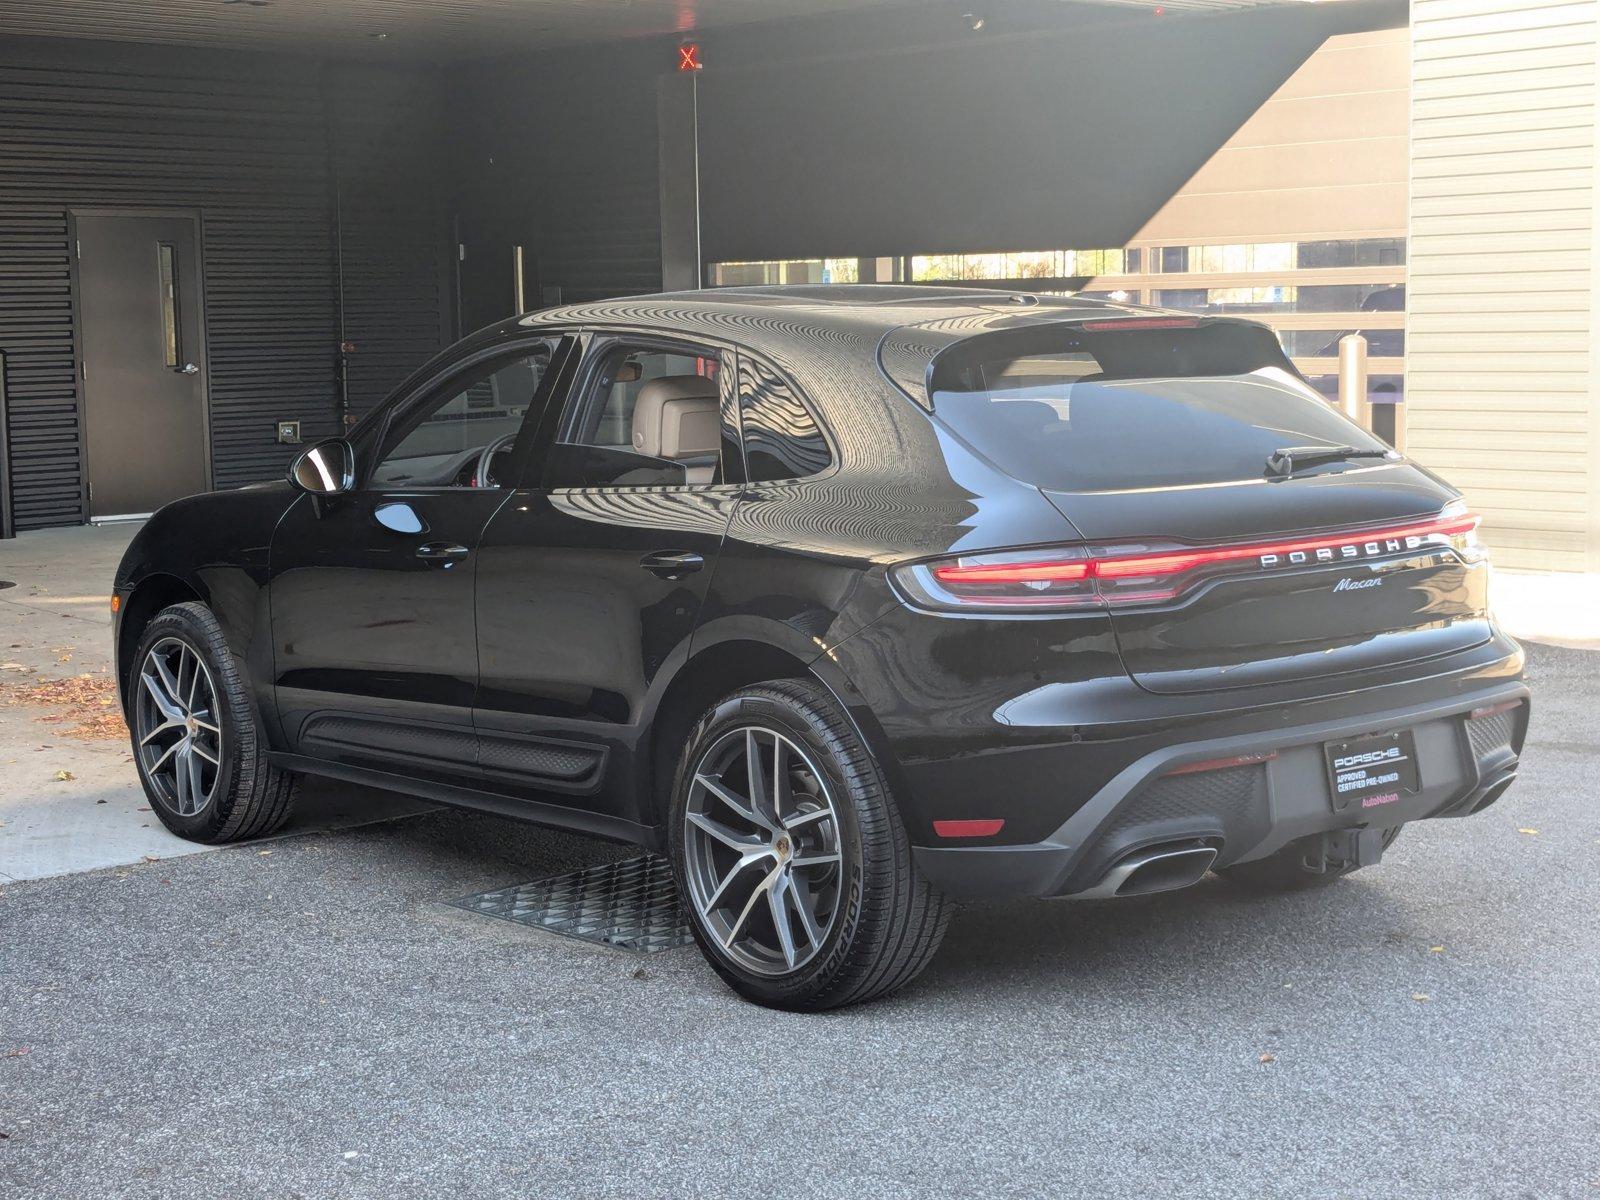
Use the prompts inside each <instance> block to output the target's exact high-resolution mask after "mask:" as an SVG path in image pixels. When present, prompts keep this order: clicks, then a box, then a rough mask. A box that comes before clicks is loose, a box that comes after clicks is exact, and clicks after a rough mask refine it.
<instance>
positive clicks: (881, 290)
mask: <svg viewBox="0 0 1600 1200" xmlns="http://www.w3.org/2000/svg"><path fill="white" fill-rule="evenodd" d="M1151 311H1155V310H1151V309H1148V308H1143V307H1140V306H1138V305H1131V304H1119V303H1116V302H1114V301H1109V300H1091V299H1089V298H1087V297H1083V296H1053V295H1041V294H1039V293H1037V292H1024V291H1000V290H995V289H988V288H968V287H932V286H912V285H906V284H892V283H842V284H798V285H781V286H779V285H774V286H752V287H728V288H705V289H702V290H699V291H685V292H663V293H660V294H658V295H652V296H628V297H623V298H619V299H616V300H605V301H598V302H594V303H589V304H569V305H564V306H561V307H558V308H551V309H546V310H544V311H542V312H538V313H532V314H530V315H529V316H526V317H524V318H522V323H524V324H545V323H559V324H596V323H599V324H627V325H646V326H651V327H658V328H667V327H672V328H681V329H684V331H685V332H687V331H688V329H689V328H692V327H694V326H696V325H699V324H701V323H702V322H703V321H704V319H705V318H708V317H709V318H712V319H713V320H716V321H718V322H720V323H723V324H732V325H734V326H736V327H738V328H741V329H742V330H744V331H745V332H746V333H747V334H755V335H756V336H757V340H771V341H779V342H783V341H794V340H804V339H805V338H806V335H807V334H808V333H812V334H820V333H827V332H835V333H836V332H839V331H841V330H844V329H849V330H851V331H852V332H854V333H856V334H858V335H860V336H863V337H872V338H873V340H877V339H880V338H882V337H883V336H884V335H886V334H888V333H891V332H893V331H894V330H897V329H903V328H906V327H910V326H918V327H920V326H925V325H936V326H947V327H950V328H952V330H954V329H955V328H957V327H963V328H965V329H967V330H968V331H969V332H979V331H981V330H982V329H987V328H993V327H1007V326H1012V325H1016V324H1032V323H1036V322H1037V323H1044V322H1050V321H1063V320H1068V321H1070V320H1082V319H1084V318H1086V317H1094V316H1115V315H1118V314H1121V313H1149V312H1151ZM779 313H782V314H783V316H782V317H781V318H779V317H778V314H779ZM730 332H731V331H730ZM763 333H764V335H765V336H764V337H763V336H762V334H763ZM874 335H875V336H874Z"/></svg>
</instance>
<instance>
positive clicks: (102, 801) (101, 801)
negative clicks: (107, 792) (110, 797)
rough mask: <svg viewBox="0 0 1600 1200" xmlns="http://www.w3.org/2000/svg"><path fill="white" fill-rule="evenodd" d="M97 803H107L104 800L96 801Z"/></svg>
mask: <svg viewBox="0 0 1600 1200" xmlns="http://www.w3.org/2000/svg"><path fill="white" fill-rule="evenodd" d="M95 803H96V804H104V803H105V801H104V800H96V801H95Z"/></svg>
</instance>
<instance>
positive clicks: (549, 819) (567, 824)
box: [267, 751, 661, 850]
mask: <svg viewBox="0 0 1600 1200" xmlns="http://www.w3.org/2000/svg"><path fill="white" fill-rule="evenodd" d="M267 761H269V762H270V763H271V764H272V765H273V766H275V767H277V768H278V769H279V770H283V771H296V772H298V773H300V774H302V775H320V776H322V777H324V778H326V779H341V780H343V781H344V782H346V783H359V784H364V785H365V786H367V787H375V788H384V789H386V790H388V791H391V792H404V793H405V794H406V795H408V796H420V797H421V798H422V799H424V800H432V801H434V802H435V803H436V804H447V805H449V806H450V807H452V808H470V809H474V810H476V811H478V812H487V813H494V814H495V815H496V816H500V817H511V818H513V819H514V820H518V821H527V822H529V823H530V824H534V825H548V826H550V827H551V828H554V829H569V830H571V831H573V832H574V833H587V834H591V835H593V836H594V837H601V838H607V839H609V840H611V841H614V842H628V843H630V844H632V845H635V846H643V847H645V848H646V849H647V850H658V849H660V841H661V839H660V838H659V837H658V836H657V834H656V831H655V830H654V829H652V828H651V827H650V826H648V825H639V824H636V823H635V822H633V821H624V820H623V819H622V818H621V817H612V816H607V815H605V814H604V813H594V812H585V811H584V810H583V809H579V808H568V807H566V806H565V805H561V804H545V803H543V802H541V801H538V800H520V799H517V798H516V797H513V796H501V795H497V794H496V793H494V792H480V791H477V790H475V789H473V788H464V787H453V786H451V785H450V784H447V783H434V782H432V781H430V780H426V779H413V778H411V777H410V776H406V775H393V774H390V773H389V772H388V771H373V770H369V769H367V768H366V767H351V766H346V765H344V764H343V763H334V762H328V761H326V760H325V759H320V758H307V757H305V756H303V755H299V754H283V753H280V752H277V751H274V752H272V753H270V754H268V755H267Z"/></svg>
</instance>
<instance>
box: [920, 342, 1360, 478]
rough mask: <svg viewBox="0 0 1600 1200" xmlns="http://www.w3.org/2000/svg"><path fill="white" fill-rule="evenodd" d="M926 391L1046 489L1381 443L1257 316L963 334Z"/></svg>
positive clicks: (1185, 474) (1231, 470)
mask: <svg viewBox="0 0 1600 1200" xmlns="http://www.w3.org/2000/svg"><path fill="white" fill-rule="evenodd" d="M930 390H931V393H932V399H933V409H934V413H935V415H936V416H937V417H938V419H939V420H940V421H941V422H943V423H944V424H945V425H946V426H947V427H949V428H950V429H952V430H953V431H954V432H955V433H956V434H958V435H959V436H960V437H961V438H962V439H963V440H965V441H966V442H967V443H968V444H969V445H971V446H972V447H973V448H974V449H976V450H977V451H978V452H979V453H981V454H982V455H984V457H986V458H988V459H989V460H990V461H991V462H993V463H994V464H995V465H996V466H998V467H999V468H1000V469H1001V470H1004V471H1006V472H1007V473H1008V474H1011V475H1013V476H1015V477H1016V478H1018V479H1021V480H1023V481H1024V482H1027V483H1031V484H1034V485H1036V486H1038V487H1042V488H1047V489H1049V490H1051V491H1067V492H1092V491H1119V490H1127V489H1131V488H1150V487H1171V486H1185V485H1195V484H1209V483H1228V482H1235V481H1239V480H1245V479H1260V478H1262V477H1263V474H1264V472H1265V469H1266V464H1267V459H1268V458H1269V457H1270V456H1271V455H1272V453H1273V452H1274V451H1276V450H1281V449H1283V448H1285V447H1289V446H1297V447H1308V446H1320V445H1327V446H1352V447H1355V448H1357V449H1360V450H1377V451H1381V450H1383V449H1385V448H1386V447H1385V446H1384V443H1382V442H1380V441H1378V440H1377V439H1376V438H1375V437H1374V436H1373V435H1372V434H1370V433H1368V432H1366V431H1365V430H1363V429H1362V428H1361V427H1360V426H1358V425H1356V424H1355V423H1353V422H1351V421H1348V420H1346V419H1345V418H1344V417H1343V416H1342V415H1341V414H1340V413H1338V412H1337V411H1336V410H1335V409H1334V408H1333V407H1332V406H1331V405H1329V404H1328V402H1327V401H1326V400H1324V399H1323V398H1322V397H1321V396H1320V395H1319V394H1318V393H1317V392H1316V391H1314V390H1313V389H1312V388H1311V387H1310V386H1309V385H1308V384H1307V383H1306V382H1305V381H1304V380H1303V379H1302V378H1301V377H1300V376H1299V375H1298V374H1297V373H1296V372H1295V370H1294V368H1293V367H1292V366H1291V365H1290V363H1289V361H1288V359H1287V358H1285V357H1284V354H1283V350H1282V348H1281V347H1280V346H1279V345H1278V341H1277V339H1276V337H1274V336H1273V334H1272V332H1271V331H1270V330H1268V329H1265V328H1263V327H1261V326H1256V325H1247V324H1226V323H1223V324H1214V325H1198V326H1183V327H1178V328H1156V329H1138V330H1128V329H1114V328H1112V327H1111V323H1109V322H1108V323H1107V325H1106V328H1105V329H1103V330H1101V331H1094V332H1090V331H1086V330H1081V329H1077V328H1070V327H1068V328H1062V327H1056V328H1041V327H1034V328H1031V329H1022V330H1016V331H1011V332H1007V333H1005V334H995V335H988V336H982V337H975V338H972V339H969V340H968V341H967V342H961V343H957V344H956V345H955V346H953V347H951V348H950V349H949V350H947V351H945V352H944V353H942V354H941V355H940V356H939V358H938V359H937V360H936V362H935V365H934V372H933V378H932V381H931V389H930ZM1326 469H1330V470H1339V469H1341V468H1340V467H1339V466H1337V465H1332V466H1329V467H1328V468H1326Z"/></svg>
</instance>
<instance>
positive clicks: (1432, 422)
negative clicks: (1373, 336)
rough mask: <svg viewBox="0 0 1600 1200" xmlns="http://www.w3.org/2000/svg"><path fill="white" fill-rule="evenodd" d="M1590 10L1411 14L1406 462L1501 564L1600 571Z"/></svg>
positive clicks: (1475, 0) (1516, 2)
mask: <svg viewBox="0 0 1600 1200" xmlns="http://www.w3.org/2000/svg"><path fill="white" fill-rule="evenodd" d="M1597 18H1600V6H1597V4H1596V3H1595V0H1578V2H1576V3H1540V0H1412V5H1411V182H1410V197H1411V199H1410V282H1409V295H1408V300H1409V304H1408V309H1409V313H1408V317H1407V322H1406V330H1407V334H1406V351H1407V356H1406V357H1407V365H1406V408H1407V410H1408V416H1409V422H1408V429H1409V440H1408V444H1407V450H1408V452H1409V453H1411V454H1412V455H1413V456H1415V457H1416V458H1417V459H1418V460H1419V461H1421V462H1423V463H1425V464H1426V465H1428V466H1430V467H1433V468H1435V469H1436V470H1438V471H1439V472H1440V474H1442V475H1444V476H1445V478H1447V479H1449V480H1450V481H1451V482H1452V483H1454V484H1456V486H1458V487H1460V488H1462V489H1463V490H1464V491H1465V492H1466V493H1467V496H1468V498H1469V499H1470V500H1471V502H1472V503H1473V504H1474V505H1475V506H1476V507H1477V508H1478V509H1479V511H1481V512H1482V513H1483V514H1484V517H1485V533H1486V536H1487V538H1488V541H1489V543H1490V545H1491V547H1492V548H1493V550H1494V555H1495V560H1496V562H1498V563H1500V564H1501V565H1503V566H1509V567H1524V568H1532V569H1541V570H1561V571H1584V570H1587V571H1595V570H1600V392H1597V385H1600V337H1597V329H1596V323H1595V312H1596V301H1597V294H1596V288H1597V283H1600V262H1597V255H1600V242H1597V238H1596V211H1595V204H1596V197H1597V193H1596V186H1595V185H1596V175H1597V165H1600V164H1597V159H1596V137H1595V116H1596V106H1595V99H1596V85H1597V82H1600V80H1597V66H1596V63H1597V56H1596V39H1597V32H1600V30H1597Z"/></svg>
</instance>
